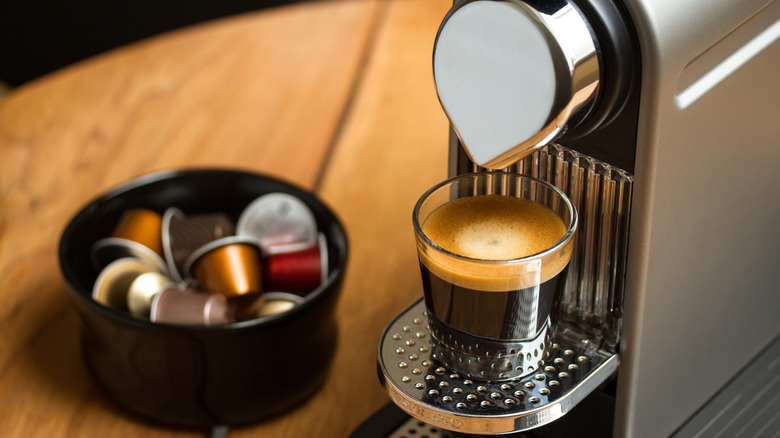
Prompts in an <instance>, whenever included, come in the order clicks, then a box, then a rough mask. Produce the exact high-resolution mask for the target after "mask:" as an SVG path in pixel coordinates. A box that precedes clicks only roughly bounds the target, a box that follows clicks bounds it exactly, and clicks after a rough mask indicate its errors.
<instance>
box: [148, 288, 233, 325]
mask: <svg viewBox="0 0 780 438" xmlns="http://www.w3.org/2000/svg"><path fill="white" fill-rule="evenodd" d="M150 317H151V320H152V322H158V323H165V324H179V325H218V324H227V323H229V322H230V321H231V318H230V310H229V309H228V305H227V301H226V300H225V297H223V296H222V295H219V294H209V293H201V292H192V291H189V290H187V291H182V290H181V289H180V288H179V287H178V286H176V285H170V286H168V287H166V288H165V290H163V291H162V292H160V293H159V294H157V295H155V297H154V300H153V301H152V308H151V312H150Z"/></svg>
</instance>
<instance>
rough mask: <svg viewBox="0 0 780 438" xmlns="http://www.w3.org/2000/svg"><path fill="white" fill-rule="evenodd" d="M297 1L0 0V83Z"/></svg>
mask: <svg viewBox="0 0 780 438" xmlns="http://www.w3.org/2000/svg"><path fill="white" fill-rule="evenodd" d="M296 1H298V0H254V1H252V0H157V1H155V0H136V1H127V0H123V1H110V0H109V1H101V0H60V1H54V0H0V81H2V82H5V83H6V84H8V85H10V86H11V87H15V86H18V85H21V84H23V83H25V82H28V81H31V80H33V79H35V78H37V77H40V76H43V75H45V74H47V73H49V72H52V71H54V70H57V69H59V68H61V67H64V66H67V65H70V64H72V63H74V62H77V61H80V60H82V59H85V58H88V57H90V56H93V55H96V54H99V53H101V52H105V51H107V50H110V49H112V48H115V47H118V46H122V45H125V44H128V43H131V42H133V41H137V40H140V39H143V38H147V37H150V36H153V35H157V34H159V33H162V32H165V31H168V30H172V29H177V28H180V27H183V26H188V25H191V24H195V23H199V22H203V21H208V20H210V19H214V18H220V17H225V16H229V15H234V14H239V13H242V12H248V11H254V10H258V9H262V8H267V7H273V6H279V5H283V4H288V3H294V2H296Z"/></svg>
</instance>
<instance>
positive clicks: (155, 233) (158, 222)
mask: <svg viewBox="0 0 780 438" xmlns="http://www.w3.org/2000/svg"><path fill="white" fill-rule="evenodd" d="M111 237H117V238H120V239H127V240H131V241H133V242H138V243H140V244H141V245H143V246H145V247H147V248H149V249H151V250H152V251H154V252H155V253H156V254H157V255H159V256H162V255H163V250H162V216H160V215H159V214H158V213H157V212H155V211H152V210H149V209H146V208H131V209H129V210H127V211H125V212H124V213H123V214H122V216H121V217H120V218H119V222H117V224H116V226H115V227H114V231H113V232H112V233H111Z"/></svg>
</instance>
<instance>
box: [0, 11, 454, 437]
mask: <svg viewBox="0 0 780 438" xmlns="http://www.w3.org/2000/svg"><path fill="white" fill-rule="evenodd" d="M450 4H451V3H450V1H449V0H337V1H318V2H305V3H300V4H296V5H291V6H284V7H279V8H272V9H267V10H264V11H259V12H255V13H249V14H243V15H239V16H235V17H230V18H226V19H221V20H216V21H213V22H209V23H205V24H202V25H198V26H194V27H191V28H186V29H181V30H177V31H173V32H170V33H167V34H164V35H160V36H157V37H154V38H151V39H149V40H144V41H140V42H138V43H134V44H132V45H130V46H126V47H123V48H120V49H117V50H114V51H112V52H109V53H106V54H103V55H100V56H98V57H95V58H93V59H90V60H87V61H85V62H81V63H79V64H76V65H74V66H71V67H69V68H67V69H64V70H62V71H59V72H56V73H54V74H52V75H49V76H47V77H44V78H42V79H40V80H37V81H34V82H31V83H29V84H27V85H24V86H23V87H20V88H18V89H15V90H13V91H11V93H10V94H9V95H8V96H7V97H6V98H5V99H3V100H2V101H0V433H2V435H3V436H9V437H29V436H47V437H82V436H127V437H136V436H145V437H165V436H171V437H190V436H192V437H197V436H208V435H209V433H210V431H206V430H182V429H172V428H169V427H166V426H161V425H158V424H152V423H149V422H147V421H145V420H143V419H141V418H138V417H136V416H134V415H132V414H130V413H128V412H126V411H125V410H124V409H123V408H121V407H119V406H117V405H115V404H114V403H113V402H111V401H110V400H109V399H108V398H107V397H106V396H105V395H103V393H102V392H101V391H100V390H99V389H98V388H97V387H96V386H95V385H94V383H93V382H92V380H91V378H90V376H89V374H88V373H87V371H86V369H85V367H84V364H83V362H82V361H81V358H80V356H79V346H78V342H77V333H78V328H79V321H78V318H77V316H76V313H75V311H74V309H73V306H72V303H71V302H70V300H69V297H68V292H67V286H66V285H65V283H64V280H63V279H62V276H61V274H60V271H59V266H58V262H57V245H58V239H59V235H60V233H61V232H62V230H63V228H64V227H65V225H66V223H67V221H68V220H69V218H70V217H71V216H72V215H73V214H74V213H75V212H76V211H78V210H79V209H80V208H81V207H82V206H83V205H84V204H85V203H87V202H88V201H89V200H91V199H93V198H94V197H96V196H98V195H99V194H101V193H103V192H105V191H106V190H109V189H110V188H112V187H114V186H116V185H118V184H120V183H122V182H124V181H126V180H128V179H131V178H133V177H135V176H138V175H141V174H144V173H148V172H152V171H155V170H160V169H178V168H192V167H204V166H207V167H229V168H240V169H247V170H252V171H256V172H260V173H263V174H267V175H270V176H274V177H278V178H281V179H284V180H286V181H288V182H291V183H293V184H296V185H299V186H301V187H304V188H306V189H308V190H311V191H313V192H315V193H316V194H318V195H319V196H320V197H321V198H322V199H323V200H324V201H325V202H326V203H327V204H328V205H330V206H331V208H332V209H333V210H334V211H335V212H336V214H337V215H338V216H339V217H340V218H341V219H342V221H343V222H344V224H345V226H346V229H347V233H348V236H349V239H350V251H351V252H350V262H349V266H348V272H347V277H346V280H345V284H344V290H343V292H342V296H341V299H340V302H339V306H338V317H339V331H340V342H339V345H338V350H337V352H336V359H335V362H334V364H333V368H332V370H331V372H330V374H329V376H328V379H327V381H326V383H325V384H324V386H323V387H322V388H320V389H319V390H318V391H317V392H316V393H314V394H312V395H311V397H310V399H309V400H307V401H306V402H305V403H302V404H301V406H299V407H297V408H296V409H294V410H292V411H290V412H289V413H287V414H285V415H282V416H280V417H278V418H275V419H272V420H269V421H265V422H262V423H258V424H255V425H250V426H244V427H240V428H234V429H231V430H230V433H229V436H230V437H234V436H235V437H242V436H246V437H249V436H267V437H345V436H348V435H349V434H350V433H351V432H352V431H353V430H354V429H355V428H356V427H357V426H358V425H359V424H360V423H361V422H363V421H364V420H365V419H367V418H368V417H369V416H370V415H371V414H373V413H374V412H375V411H376V410H378V409H379V408H381V407H382V406H383V405H384V404H385V403H387V401H388V398H387V396H386V394H385V392H384V390H383V389H382V387H381V385H380V384H379V381H378V379H377V375H376V346H377V341H378V338H379V335H380V333H381V331H382V329H383V327H384V326H385V324H387V323H388V322H389V321H390V319H391V318H392V317H393V316H395V315H396V314H397V313H398V312H399V311H400V310H402V309H403V308H404V307H405V306H407V305H408V304H409V303H411V302H412V301H413V300H414V299H416V298H417V297H419V296H420V294H421V288H420V285H419V273H418V267H417V261H416V255H415V248H414V239H413V233H412V229H411V211H412V207H413V205H414V202H415V201H416V199H417V198H418V197H419V196H420V194H422V192H423V191H425V189H427V188H428V187H429V186H431V185H432V184H434V183H435V182H437V181H439V180H441V179H444V178H445V176H446V155H447V122H446V119H445V117H444V114H443V112H442V110H441V107H440V106H439V104H438V101H437V99H436V95H435V90H434V86H433V79H432V73H431V53H432V47H433V41H434V38H435V35H436V30H437V28H438V25H439V23H440V22H441V19H442V17H443V16H444V14H445V13H446V12H447V10H448V9H449V5H450ZM312 366H316V364H312ZM302 378H305V376H302Z"/></svg>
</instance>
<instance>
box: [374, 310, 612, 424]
mask: <svg viewBox="0 0 780 438" xmlns="http://www.w3.org/2000/svg"><path fill="white" fill-rule="evenodd" d="M427 322H428V317H427V315H426V309H425V303H424V302H423V300H422V298H421V299H419V300H418V301H416V302H414V303H413V304H412V305H411V306H410V307H408V308H407V309H406V310H404V311H403V312H401V313H400V314H399V315H397V316H396V317H395V319H393V320H392V321H391V322H390V324H388V326H387V327H386V328H385V331H384V332H383V333H382V336H381V338H380V341H379V351H378V368H379V374H380V379H381V380H382V384H383V386H384V387H385V389H386V390H387V393H388V394H389V396H390V399H391V401H392V402H393V403H395V404H396V405H397V406H398V407H399V408H401V410H403V411H404V412H405V413H406V414H408V415H409V416H411V417H412V418H415V419H418V420H420V421H423V422H425V423H427V424H430V425H433V426H436V427H439V428H441V429H445V430H451V431H454V432H458V433H466V434H506V433H511V432H517V431H522V430H528V429H533V428H536V427H539V426H542V425H544V424H547V423H550V422H552V421H555V420H556V419H558V418H560V417H561V416H563V415H564V414H566V413H567V412H569V411H570V410H571V409H572V408H573V407H574V406H576V405H577V403H579V402H580V401H581V400H583V399H584V398H585V397H586V396H587V395H588V394H590V393H591V392H593V391H594V390H595V389H596V388H597V387H599V385H601V384H602V383H603V382H605V381H606V380H607V379H608V378H609V377H610V375H612V373H613V372H614V371H615V370H616V369H617V367H618V365H619V363H620V357H619V356H618V355H617V354H612V353H609V352H605V351H602V350H599V349H594V348H592V347H591V346H592V344H591V343H589V342H587V341H585V340H583V341H581V342H576V343H575V342H572V341H570V340H568V339H569V337H567V340H565V341H564V340H563V339H558V338H557V337H556V336H557V335H555V334H554V335H553V348H552V355H551V356H550V357H549V358H548V359H547V360H546V361H545V362H544V364H543V365H542V366H541V367H540V368H539V369H538V370H537V372H535V373H532V374H530V375H528V376H525V377H522V378H516V379H512V380H507V381H500V382H489V381H480V380H475V379H466V378H463V377H460V376H459V375H457V374H455V373H453V372H451V371H450V370H448V369H447V368H445V367H444V366H442V365H441V364H440V363H439V362H438V361H437V360H436V359H435V358H434V356H433V353H432V342H431V336H430V332H429V331H428V328H427Z"/></svg>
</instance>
